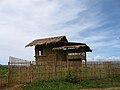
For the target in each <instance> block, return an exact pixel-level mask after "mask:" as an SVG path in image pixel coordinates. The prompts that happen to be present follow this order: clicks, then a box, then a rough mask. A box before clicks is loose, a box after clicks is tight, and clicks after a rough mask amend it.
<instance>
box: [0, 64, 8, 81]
mask: <svg viewBox="0 0 120 90" xmlns="http://www.w3.org/2000/svg"><path fill="white" fill-rule="evenodd" d="M7 71H8V69H7V66H1V67H0V79H5V78H6V76H4V75H5V74H6V73H7Z"/></svg>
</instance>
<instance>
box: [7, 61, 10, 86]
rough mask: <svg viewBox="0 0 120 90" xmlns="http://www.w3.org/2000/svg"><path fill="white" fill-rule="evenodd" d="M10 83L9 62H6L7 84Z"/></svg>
mask: <svg viewBox="0 0 120 90" xmlns="http://www.w3.org/2000/svg"><path fill="white" fill-rule="evenodd" d="M9 83H10V62H8V73H7V84H8V85H9Z"/></svg>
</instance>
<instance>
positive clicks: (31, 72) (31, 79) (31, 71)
mask: <svg viewBox="0 0 120 90" xmlns="http://www.w3.org/2000/svg"><path fill="white" fill-rule="evenodd" d="M29 73H30V74H31V75H30V76H31V78H30V83H32V81H33V70H32V63H31V61H30V72H29Z"/></svg>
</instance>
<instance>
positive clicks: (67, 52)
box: [66, 49, 69, 70]
mask: <svg viewBox="0 0 120 90" xmlns="http://www.w3.org/2000/svg"><path fill="white" fill-rule="evenodd" d="M66 56H68V49H66ZM68 69H69V60H68V58H67V70H68Z"/></svg>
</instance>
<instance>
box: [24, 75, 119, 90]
mask: <svg viewBox="0 0 120 90" xmlns="http://www.w3.org/2000/svg"><path fill="white" fill-rule="evenodd" d="M109 87H120V76H116V77H111V78H105V79H95V80H80V81H79V82H77V83H70V82H66V81H53V82H50V81H39V82H33V83H31V84H27V85H26V86H24V87H23V90H80V89H83V88H109Z"/></svg>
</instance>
